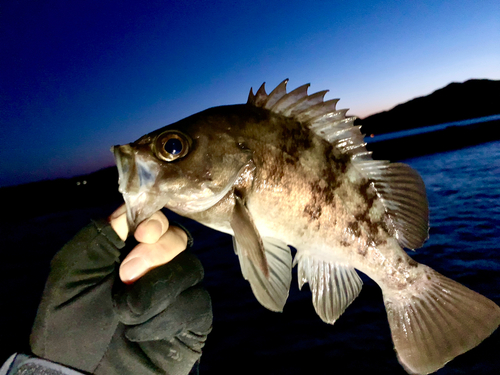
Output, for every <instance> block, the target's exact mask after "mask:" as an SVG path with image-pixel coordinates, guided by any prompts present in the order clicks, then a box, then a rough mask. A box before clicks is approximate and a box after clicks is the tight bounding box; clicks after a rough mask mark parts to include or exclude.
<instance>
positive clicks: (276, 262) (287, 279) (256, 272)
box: [234, 238, 292, 311]
mask: <svg viewBox="0 0 500 375" xmlns="http://www.w3.org/2000/svg"><path fill="white" fill-rule="evenodd" d="M263 243H264V248H265V252H266V258H267V260H268V265H269V276H267V277H266V276H264V274H263V273H262V271H261V270H260V269H259V268H257V267H256V266H255V263H253V262H251V261H250V260H249V258H247V257H245V256H243V255H242V254H241V250H240V246H239V244H238V243H237V242H236V239H235V240H234V246H235V250H236V253H237V254H238V257H239V260H240V266H241V272H242V274H243V277H244V278H245V279H246V280H248V281H249V282H250V286H251V287H252V291H253V294H254V295H255V298H257V300H258V301H259V302H260V303H261V305H262V306H264V307H265V308H267V309H269V310H271V311H283V306H284V305H285V302H286V300H287V298H288V293H289V290H290V283H291V282H292V255H291V253H290V248H289V247H288V246H287V245H286V244H285V243H284V242H282V241H279V240H277V239H274V238H264V239H263Z"/></svg>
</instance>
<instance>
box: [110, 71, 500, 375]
mask: <svg viewBox="0 0 500 375" xmlns="http://www.w3.org/2000/svg"><path fill="white" fill-rule="evenodd" d="M287 81H288V80H285V81H283V82H282V83H281V84H279V85H278V86H277V87H276V88H275V89H274V90H273V91H272V92H271V93H270V94H267V93H266V91H265V88H264V85H262V86H261V87H260V89H259V90H258V91H257V92H256V94H254V93H253V92H252V90H250V94H249V97H248V102H247V103H246V104H241V105H228V106H220V107H215V108H210V109H207V110H205V111H203V112H200V113H197V114H194V115H192V116H190V117H187V118H185V119H183V120H180V121H179V122H176V123H174V124H172V125H169V126H166V127H163V128H161V129H159V130H156V131H154V132H152V133H149V134H146V135H145V136H143V137H141V138H139V139H138V140H137V141H135V142H133V143H130V144H127V145H123V146H115V147H113V152H114V154H115V159H116V163H117V166H118V171H119V176H120V180H119V190H120V192H121V193H122V194H123V196H124V199H125V202H126V206H127V217H128V222H129V225H130V227H131V228H132V229H133V228H135V227H136V226H137V224H138V223H140V222H141V221H142V220H144V219H147V218H148V217H149V216H150V215H152V214H153V213H154V212H155V211H157V210H159V209H160V208H162V207H166V208H168V209H170V210H172V211H174V212H176V213H178V214H180V215H183V216H186V217H189V218H191V219H194V220H196V221H198V222H200V223H202V224H204V225H206V226H208V227H210V228H213V229H215V230H218V231H221V232H224V233H229V234H230V235H232V236H234V237H233V238H234V250H235V252H236V254H237V255H238V257H239V261H240V265H241V270H242V274H243V276H244V277H245V279H246V280H248V281H249V283H250V285H251V288H252V290H253V293H254V295H255V297H256V298H257V300H258V301H259V302H260V303H261V304H262V305H263V306H265V307H266V308H268V309H270V310H273V311H281V310H282V309H283V306H284V304H285V302H286V299H287V297H288V292H289V287H290V282H291V272H292V267H293V266H295V265H297V270H298V280H299V287H302V285H303V284H304V283H309V285H310V289H311V292H312V299H313V304H314V308H315V309H316V312H317V313H318V315H319V316H320V317H321V319H322V320H323V321H325V322H327V323H330V324H333V323H334V322H335V321H336V320H337V319H338V318H339V316H340V315H341V314H342V313H343V312H344V310H345V309H346V308H347V306H349V304H350V303H351V302H352V301H353V300H354V299H355V298H356V297H357V295H358V294H359V292H360V290H361V285H362V282H361V279H360V277H359V276H358V274H357V272H356V270H359V271H361V272H363V273H364V274H366V275H367V276H369V277H370V278H372V279H373V280H374V281H376V282H377V284H378V285H379V286H380V288H381V289H382V292H383V297H384V303H385V307H386V310H387V316H388V320H389V324H390V328H391V334H392V339H393V342H394V346H395V349H396V352H397V356H398V359H399V362H400V363H401V364H402V366H403V367H404V368H405V369H406V371H407V372H408V373H411V374H428V373H431V372H434V371H437V370H438V369H439V368H441V367H442V366H444V365H445V364H446V363H447V362H448V361H450V360H451V359H453V358H454V357H456V356H457V355H459V354H462V353H464V352H466V351H468V350H469V349H472V348H473V347H475V346H476V345H478V344H479V343H480V342H481V341H483V340H484V339H485V338H486V337H488V336H489V335H490V334H491V333H492V332H493V331H494V330H495V329H496V328H497V327H498V325H499V324H500V308H499V307H498V306H497V305H496V304H495V303H493V302H492V301H490V300H489V299H487V298H485V297H483V296H482V295H480V294H478V293H476V292H473V291H472V290H470V289H468V288H466V287H464V286H462V285H461V284H459V283H457V282H455V281H452V280H451V279H448V278H446V277H444V276H443V275H441V274H439V273H438V272H436V271H434V270H433V269H431V268H429V267H427V266H425V265H423V264H419V263H417V262H416V261H414V260H412V259H411V258H410V257H409V256H408V255H407V253H406V252H405V251H404V250H403V248H408V249H416V248H418V247H420V246H422V244H423V243H424V241H425V240H426V239H427V238H428V228H429V224H428V216H429V213H428V204H427V198H426V193H425V186H424V183H423V181H422V179H421V177H420V176H419V174H418V173H417V172H416V171H415V170H413V169H412V168H410V167H409V166H408V165H405V164H402V163H390V162H388V161H379V160H373V159H372V157H371V153H370V152H369V151H367V149H366V147H365V145H366V144H365V143H364V141H363V135H362V133H361V131H360V127H359V126H354V124H353V121H354V119H355V118H354V117H349V116H346V112H347V110H345V109H341V110H337V109H336V104H337V101H338V99H335V100H328V101H324V100H323V98H324V95H325V94H326V92H327V91H321V92H318V93H315V94H312V95H308V94H307V89H308V86H309V85H304V86H301V87H299V88H297V89H295V90H293V91H291V92H289V93H287V92H286V84H287ZM289 246H293V247H295V248H296V249H297V253H296V255H295V259H294V260H293V261H292V256H291V252H290V248H289Z"/></svg>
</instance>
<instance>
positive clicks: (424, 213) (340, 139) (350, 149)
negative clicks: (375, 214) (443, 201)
mask: <svg viewBox="0 0 500 375" xmlns="http://www.w3.org/2000/svg"><path fill="white" fill-rule="evenodd" d="M287 83H288V79H285V80H284V81H283V82H281V83H280V84H279V85H278V86H277V87H276V88H275V89H274V90H273V91H272V92H271V93H270V94H269V95H267V94H266V90H265V87H264V84H262V86H261V87H260V88H259V90H258V91H257V93H256V94H255V95H254V94H253V91H252V89H250V94H249V96H248V102H247V104H251V105H254V106H256V107H260V108H265V109H268V110H270V111H271V112H274V113H278V114H281V115H283V116H287V117H290V118H293V119H295V120H297V121H299V122H300V123H301V124H303V125H304V126H306V127H308V128H309V129H311V130H312V131H313V132H314V133H315V134H317V135H318V136H320V137H321V138H323V139H325V140H326V141H327V142H329V143H330V144H332V145H333V146H335V148H337V149H338V150H339V151H341V152H342V153H344V154H348V155H349V156H350V157H351V162H352V164H353V165H354V166H355V167H356V169H357V170H358V171H359V173H361V174H362V175H363V176H365V177H367V178H369V179H370V180H371V181H372V182H373V186H374V188H375V189H376V191H377V194H378V195H379V196H380V197H381V200H382V204H383V205H384V208H385V211H386V213H387V214H388V215H389V217H390V218H391V221H392V224H393V226H394V229H395V230H396V237H397V239H398V241H399V243H400V245H401V246H403V247H408V248H410V249H415V248H417V247H420V246H421V245H422V244H423V242H424V241H425V240H426V239H427V237H428V228H429V222H428V220H429V211H428V205H427V198H426V195H425V186H424V184H423V181H422V179H421V178H420V176H419V175H418V173H417V172H416V171H414V170H413V169H411V168H410V167H409V166H407V165H404V164H401V163H398V164H390V163H389V162H388V161H373V160H372V157H371V152H370V151H368V150H367V149H366V147H365V146H366V143H365V142H364V135H363V134H362V133H361V130H360V129H361V127H360V126H354V120H355V119H356V117H354V116H346V113H347V111H348V110H347V109H339V110H338V109H336V105H337V102H338V101H339V99H332V100H327V101H324V100H323V98H324V96H325V94H326V93H327V92H328V91H320V92H317V93H314V94H311V95H308V94H307V89H308V87H309V84H306V85H303V86H300V87H298V88H296V89H295V90H293V91H290V92H289V93H288V94H287V93H286V85H287Z"/></svg>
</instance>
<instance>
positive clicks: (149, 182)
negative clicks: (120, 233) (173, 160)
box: [111, 144, 166, 233]
mask: <svg viewBox="0 0 500 375" xmlns="http://www.w3.org/2000/svg"><path fill="white" fill-rule="evenodd" d="M111 152H112V153H113V155H114V157H115V162H116V166H117V168H118V185H119V186H118V191H119V192H120V193H121V194H122V196H123V200H124V201H125V206H126V208H127V224H128V227H129V233H133V232H135V230H136V228H137V226H138V225H139V224H140V223H141V222H142V221H144V220H146V219H148V218H149V217H151V215H153V214H154V213H155V212H156V211H158V210H159V209H161V208H162V207H164V205H165V203H166V199H165V198H163V199H162V198H161V196H160V194H159V191H158V186H157V185H158V184H157V181H158V180H159V175H160V171H159V168H158V165H157V164H155V163H154V162H151V161H148V160H145V159H144V158H142V157H141V156H140V155H139V154H137V153H136V152H135V151H134V149H133V148H132V147H131V146H130V145H129V144H127V145H122V146H119V145H118V146H113V147H111Z"/></svg>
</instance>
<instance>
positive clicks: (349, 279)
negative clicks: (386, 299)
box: [296, 254, 363, 324]
mask: <svg viewBox="0 0 500 375" xmlns="http://www.w3.org/2000/svg"><path fill="white" fill-rule="evenodd" d="M296 261H298V271H297V272H298V280H299V288H302V286H303V285H304V283H306V282H307V283H309V286H310V288H311V292H312V295H313V305H314V308H315V310H316V313H317V314H318V315H319V317H320V318H321V319H322V320H323V321H324V322H325V323H329V324H333V323H335V321H336V320H337V319H338V318H339V317H340V315H342V313H343V312H344V311H345V309H346V308H347V307H348V306H349V305H350V304H351V302H352V301H354V299H355V298H356V297H357V296H358V294H359V292H360V291H361V287H362V285H363V282H362V281H361V278H360V277H359V275H358V274H357V272H356V270H355V269H354V268H353V267H351V266H349V265H348V264H344V263H340V262H326V261H323V260H320V259H316V258H314V257H311V256H304V255H301V254H297V258H296Z"/></svg>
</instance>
